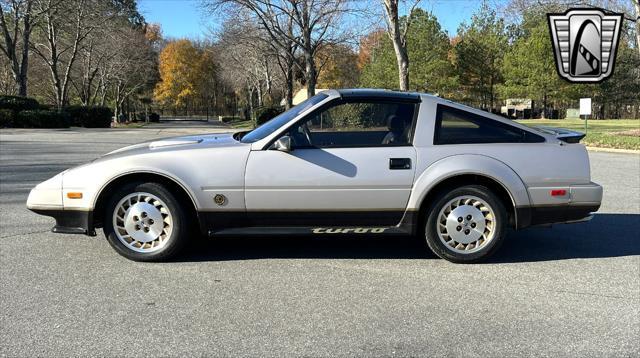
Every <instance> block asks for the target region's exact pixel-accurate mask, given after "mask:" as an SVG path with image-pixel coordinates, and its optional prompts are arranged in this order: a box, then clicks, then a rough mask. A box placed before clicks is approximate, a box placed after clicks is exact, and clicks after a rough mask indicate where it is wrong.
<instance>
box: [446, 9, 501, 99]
mask: <svg viewBox="0 0 640 358" xmlns="http://www.w3.org/2000/svg"><path fill="white" fill-rule="evenodd" d="M507 48H508V37H507V33H506V30H505V25H504V20H503V19H501V18H498V16H497V15H496V12H495V10H493V9H491V8H489V6H488V5H487V3H486V2H484V3H483V4H482V6H481V7H480V9H479V10H478V12H477V13H475V14H474V15H473V16H472V18H471V23H470V24H468V25H467V24H462V25H461V26H460V28H459V29H458V43H457V44H456V46H455V48H454V54H455V64H456V69H457V72H458V76H459V79H460V84H461V86H463V88H464V90H465V92H466V93H467V94H468V95H471V98H468V99H467V100H469V101H472V102H474V103H478V104H479V105H480V107H481V108H484V109H491V110H493V109H494V105H495V99H496V98H495V97H496V86H497V85H499V84H500V83H501V82H502V73H501V71H502V59H503V57H504V54H505V52H506V50H507Z"/></svg>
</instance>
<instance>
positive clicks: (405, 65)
mask: <svg viewBox="0 0 640 358" xmlns="http://www.w3.org/2000/svg"><path fill="white" fill-rule="evenodd" d="M383 1H384V7H385V10H386V12H387V33H388V35H389V38H390V39H391V42H393V50H394V52H395V53H396V61H397V63H398V82H399V85H400V90H401V91H408V90H409V55H408V53H407V44H406V33H404V34H402V33H401V31H400V20H399V18H398V0H383ZM406 26H409V24H407V25H406Z"/></svg>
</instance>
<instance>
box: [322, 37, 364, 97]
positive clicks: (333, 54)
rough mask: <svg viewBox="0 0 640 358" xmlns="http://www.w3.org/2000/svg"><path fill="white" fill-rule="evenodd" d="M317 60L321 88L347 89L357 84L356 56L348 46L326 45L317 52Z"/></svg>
mask: <svg viewBox="0 0 640 358" xmlns="http://www.w3.org/2000/svg"><path fill="white" fill-rule="evenodd" d="M317 58H318V61H319V63H320V65H319V69H320V71H319V73H320V75H319V76H318V86H320V87H321V88H348V87H353V86H355V85H356V83H358V63H357V61H358V55H357V54H356V53H355V52H353V50H352V49H351V48H350V47H349V46H346V45H342V44H335V45H334V44H327V45H325V46H323V47H322V48H321V49H320V50H319V51H318V54H317Z"/></svg>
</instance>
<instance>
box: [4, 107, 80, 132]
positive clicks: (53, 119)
mask: <svg viewBox="0 0 640 358" xmlns="http://www.w3.org/2000/svg"><path fill="white" fill-rule="evenodd" d="M13 124H14V127H18V128H69V126H70V125H71V119H70V117H69V114H67V113H65V112H58V111H47V110H39V109H37V110H26V111H20V112H18V114H17V116H16V119H15V121H14V123H13Z"/></svg>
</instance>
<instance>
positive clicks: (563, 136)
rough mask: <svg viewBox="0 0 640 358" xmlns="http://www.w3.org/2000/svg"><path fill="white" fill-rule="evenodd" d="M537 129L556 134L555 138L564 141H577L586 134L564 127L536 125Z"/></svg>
mask: <svg viewBox="0 0 640 358" xmlns="http://www.w3.org/2000/svg"><path fill="white" fill-rule="evenodd" d="M536 128H537V129H539V130H541V131H543V132H545V133H549V134H552V135H554V136H556V138H558V139H560V140H561V141H563V142H565V143H579V142H580V141H581V140H582V138H584V137H585V136H586V134H584V133H582V132H576V131H572V130H569V129H565V128H555V127H542V126H540V127H536Z"/></svg>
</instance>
